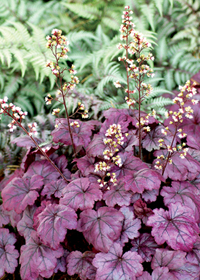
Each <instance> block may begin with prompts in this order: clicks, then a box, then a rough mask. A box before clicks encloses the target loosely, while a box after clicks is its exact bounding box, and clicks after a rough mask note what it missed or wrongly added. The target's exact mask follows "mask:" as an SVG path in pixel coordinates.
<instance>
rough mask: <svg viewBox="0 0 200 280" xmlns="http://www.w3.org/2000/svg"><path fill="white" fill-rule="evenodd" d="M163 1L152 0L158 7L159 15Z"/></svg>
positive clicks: (161, 12)
mask: <svg viewBox="0 0 200 280" xmlns="http://www.w3.org/2000/svg"><path fill="white" fill-rule="evenodd" d="M163 1H164V0H154V3H155V6H156V8H157V9H158V11H159V13H160V16H161V17H162V16H163V7H162V5H163Z"/></svg>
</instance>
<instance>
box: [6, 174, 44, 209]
mask: <svg viewBox="0 0 200 280" xmlns="http://www.w3.org/2000/svg"><path fill="white" fill-rule="evenodd" d="M42 186H43V177H42V176H40V175H33V176H32V177H31V178H27V177H23V178H14V179H13V180H12V181H11V182H10V183H9V184H8V185H7V186H6V187H5V188H4V189H3V190H2V198H3V206H4V208H5V209H6V210H8V211H10V210H15V211H16V212H17V213H18V214H20V213H21V212H22V211H23V210H25V208H26V206H27V205H33V204H34V202H35V200H36V199H37V197H38V196H39V194H38V192H37V190H40V189H41V187H42Z"/></svg>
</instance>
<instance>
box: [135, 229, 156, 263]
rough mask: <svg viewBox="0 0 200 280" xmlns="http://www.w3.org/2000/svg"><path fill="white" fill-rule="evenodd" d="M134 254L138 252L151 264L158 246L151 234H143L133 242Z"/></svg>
mask: <svg viewBox="0 0 200 280" xmlns="http://www.w3.org/2000/svg"><path fill="white" fill-rule="evenodd" d="M131 244H132V246H133V247H132V248H131V251H132V252H137V253H138V254H139V255H140V256H141V258H142V259H143V261H144V262H150V261H151V260H152V257H153V255H154V253H155V250H156V248H158V244H157V243H156V242H155V240H154V238H153V237H152V236H151V234H149V233H147V232H145V233H142V234H141V235H140V236H139V237H138V238H136V239H134V240H132V241H131Z"/></svg>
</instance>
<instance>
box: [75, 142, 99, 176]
mask: <svg viewBox="0 0 200 280" xmlns="http://www.w3.org/2000/svg"><path fill="white" fill-rule="evenodd" d="M91 143H92V142H91ZM74 161H75V162H76V164H77V166H78V169H79V170H80V171H81V173H82V174H83V176H88V175H89V174H90V173H93V172H94V162H95V159H94V158H93V157H88V156H87V155H86V156H84V157H81V158H76V159H75V160H74Z"/></svg>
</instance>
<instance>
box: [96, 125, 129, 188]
mask: <svg viewBox="0 0 200 280" xmlns="http://www.w3.org/2000/svg"><path fill="white" fill-rule="evenodd" d="M103 142H104V144H105V145H106V148H105V150H104V151H103V156H104V159H105V160H106V161H100V162H98V163H96V164H95V170H94V171H95V172H99V171H104V172H105V173H106V176H110V182H112V183H113V184H116V182H117V179H116V175H115V173H107V171H109V170H110V169H111V163H114V164H115V165H117V166H119V167H121V166H122V161H121V158H120V156H119V155H115V154H116V153H117V152H118V151H119V146H120V145H123V144H124V136H123V135H122V131H121V125H120V124H112V125H110V127H109V128H108V129H107V130H106V133H105V138H104V139H103ZM99 182H100V186H101V187H103V186H104V185H105V184H106V182H104V180H102V179H99Z"/></svg>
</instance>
